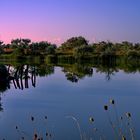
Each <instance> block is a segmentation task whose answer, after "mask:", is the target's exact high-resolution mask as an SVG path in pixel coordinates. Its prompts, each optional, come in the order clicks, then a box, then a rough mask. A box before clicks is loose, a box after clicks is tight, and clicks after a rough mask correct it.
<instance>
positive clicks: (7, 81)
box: [0, 63, 140, 140]
mask: <svg viewBox="0 0 140 140" xmlns="http://www.w3.org/2000/svg"><path fill="white" fill-rule="evenodd" d="M55 66H57V67H55ZM58 66H59V68H58ZM120 70H123V71H124V72H125V73H132V72H133V73H135V72H139V70H140V67H139V65H137V66H135V65H134V64H131V63H129V64H128V63H126V64H125V65H123V64H122V63H119V64H118V63H116V64H111V63H110V64H108V63H104V64H100V63H86V64H84V63H72V64H69V63H67V64H64V63H63V64H62V63H58V64H55V65H53V64H34V65H33V64H10V65H9V64H6V65H0V81H2V82H1V84H0V86H1V88H0V89H2V90H0V91H1V95H3V92H5V91H6V90H7V94H5V95H6V96H5V97H4V96H1V97H2V99H1V98H0V111H2V110H4V112H1V114H0V115H1V116H2V121H1V129H0V130H1V134H2V135H3V137H5V136H7V133H6V131H9V130H11V129H12V128H13V126H10V123H11V122H13V124H14V130H13V131H14V132H13V131H12V132H11V131H10V132H11V135H10V134H9V133H10V132H8V135H9V137H8V138H10V136H13V137H12V138H13V139H14V138H15V136H16V135H14V134H15V128H16V125H17V126H18V129H16V130H18V131H20V130H21V131H22V130H25V131H27V132H29V134H30V135H32V131H33V132H34V129H33V128H32V125H31V126H30V125H29V124H30V123H29V121H31V118H30V117H31V116H32V115H33V116H34V117H35V119H34V121H32V122H33V123H34V124H36V127H37V129H38V131H37V134H38V133H39V132H40V131H42V132H43V134H44V130H45V133H46V126H45V127H44V126H42V124H44V116H45V115H47V116H48V118H49V119H48V120H47V123H48V126H50V127H49V130H50V131H51V130H53V131H52V132H55V133H51V134H54V135H55V138H56V139H62V140H63V139H66V138H64V137H65V136H66V137H67V134H68V135H69V134H70V135H71V137H70V138H69V139H74V140H77V139H79V135H78V134H79V133H78V132H77V129H74V130H73V128H75V126H74V127H71V126H72V125H73V122H72V120H69V119H68V120H67V119H66V118H65V117H66V116H69V115H72V116H74V117H76V119H77V120H78V121H79V123H80V126H81V128H82V130H83V129H85V130H87V134H89V133H88V132H91V131H90V130H95V132H94V135H95V136H96V137H98V136H99V135H98V132H99V131H101V132H104V133H102V134H105V136H107V137H108V136H109V137H110V135H111V138H110V139H113V138H114V137H113V136H114V135H113V133H110V132H112V129H111V127H112V126H111V125H112V123H113V126H114V124H115V126H116V129H117V131H119V129H118V127H120V126H118V125H120V124H119V123H118V116H119V119H120V117H121V118H122V116H124V118H126V114H125V111H130V112H132V116H133V117H134V118H133V120H134V123H135V124H134V126H135V127H136V128H137V129H136V130H139V129H138V128H139V126H138V124H137V121H136V120H138V117H139V111H138V110H139V108H138V106H139V98H138V97H139V90H138V89H139V84H138V83H139V78H137V75H138V73H137V74H136V75H135V74H134V75H133V74H132V75H131V74H130V75H131V76H132V79H129V78H128V76H127V75H126V74H125V73H124V72H122V71H121V72H120ZM100 73H101V76H100V78H99V77H98V76H99V75H100ZM116 73H119V74H117V75H116ZM51 74H54V75H53V76H48V75H51ZM114 75H115V78H116V79H117V80H113V79H112V76H114ZM85 77H86V79H85ZM88 77H90V78H88ZM91 77H92V78H91ZM105 77H106V80H105ZM66 79H67V80H68V81H69V82H66ZM128 79H129V80H128ZM44 80H46V81H47V86H46V82H44ZM57 80H58V81H57ZM108 80H110V81H111V82H108ZM80 81H82V82H80ZM94 81H96V82H94ZM70 82H73V84H71V83H70ZM136 83H137V84H136ZM75 85H76V86H75ZM34 87H35V88H34ZM54 87H55V88H54ZM27 88H28V90H24V89H27ZM8 89H9V90H8ZM23 90H24V91H23ZM8 93H16V94H8ZM19 93H24V94H19ZM26 93H30V94H26ZM32 93H34V94H32ZM75 93H76V94H75ZM85 93H86V94H85ZM124 93H125V94H124ZM110 98H111V99H115V101H117V111H118V112H117V113H116V107H115V106H114V101H113V100H110V102H106V101H108V99H110ZM2 101H3V104H2ZM130 103H133V104H131V105H130ZM104 105H107V107H108V108H107V109H106V106H104ZM124 106H126V107H124ZM104 107H105V110H104ZM13 112H14V113H13ZM105 113H106V114H105ZM108 113H109V121H110V118H111V122H112V123H111V125H110V124H109V122H108ZM116 114H118V115H116ZM127 115H129V114H127ZM129 116H130V115H129ZM40 118H41V119H40ZM116 118H117V119H116ZM3 119H4V121H3ZM26 119H27V121H26ZM28 120H29V121H28ZM32 120H33V119H32ZM40 120H43V122H41V121H40ZM84 120H86V121H84ZM94 120H95V122H94ZM125 120H126V121H128V120H127V119H123V120H119V121H120V122H121V121H123V122H125ZM88 121H90V122H91V124H89V122H88ZM40 122H41V123H40ZM52 122H53V125H55V127H53V128H51V125H52V124H51V123H52ZM92 123H93V125H92ZM98 124H99V125H98ZM116 124H118V125H116ZM110 126H111V127H110ZM90 128H92V129H90ZM96 128H98V129H96ZM128 128H129V127H127V130H128ZM62 130H63V131H64V132H62ZM88 130H89V131H88ZM97 130H98V131H97ZM124 130H126V129H125V128H124ZM4 131H5V132H4ZM82 132H85V131H84V130H83V131H82ZM92 132H93V131H92ZM48 134H50V133H48ZM75 134H76V135H75ZM44 135H45V134H44ZM62 135H64V137H62ZM112 135H113V136H112ZM126 135H127V134H126ZM20 136H22V135H20ZM32 136H34V135H32ZM52 136H53V135H52ZM1 137H2V136H1ZM112 137H113V138H112ZM48 139H49V138H48ZM87 139H88V138H87Z"/></svg>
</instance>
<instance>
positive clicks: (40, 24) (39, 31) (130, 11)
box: [0, 0, 140, 44]
mask: <svg viewBox="0 0 140 140" xmlns="http://www.w3.org/2000/svg"><path fill="white" fill-rule="evenodd" d="M139 26H140V0H0V40H3V41H5V43H8V42H10V40H11V39H14V38H20V37H21V38H30V39H32V40H33V41H41V40H48V41H50V42H52V43H56V44H60V43H61V42H63V41H65V40H67V39H68V38H69V37H72V36H79V35H81V36H84V37H85V38H86V39H88V40H89V41H91V42H93V41H101V40H105V41H106V40H110V41H113V42H120V41H124V40H127V41H131V42H140V29H139Z"/></svg>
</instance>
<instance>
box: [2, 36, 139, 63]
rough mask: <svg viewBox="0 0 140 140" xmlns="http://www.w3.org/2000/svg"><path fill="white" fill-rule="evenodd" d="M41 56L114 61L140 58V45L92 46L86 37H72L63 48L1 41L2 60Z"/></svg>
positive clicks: (112, 44)
mask: <svg viewBox="0 0 140 140" xmlns="http://www.w3.org/2000/svg"><path fill="white" fill-rule="evenodd" d="M35 56H39V57H41V59H43V58H46V57H51V58H53V59H54V60H57V59H63V60H69V59H74V60H79V59H89V58H106V59H114V58H115V57H127V58H128V59H138V58H139V57H140V43H136V44H133V43H130V42H127V41H125V42H122V43H113V42H110V41H107V42H105V41H102V42H98V43H92V44H90V43H89V42H88V41H87V40H86V39H85V38H84V37H81V36H79V37H72V38H70V39H68V40H67V41H66V42H64V43H62V44H61V46H59V47H58V46H56V45H55V44H51V43H49V42H47V41H41V42H32V41H31V40H30V39H14V40H12V41H11V43H10V44H4V43H3V41H0V59H23V58H31V57H35Z"/></svg>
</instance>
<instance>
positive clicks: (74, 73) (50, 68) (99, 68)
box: [0, 61, 140, 92]
mask: <svg viewBox="0 0 140 140" xmlns="http://www.w3.org/2000/svg"><path fill="white" fill-rule="evenodd" d="M55 66H59V67H61V68H62V72H63V73H64V74H65V77H66V79H67V80H68V81H70V82H73V83H77V82H78V81H79V80H82V79H83V78H85V77H93V72H94V70H95V71H96V73H103V74H105V79H106V80H107V81H109V80H111V77H112V76H114V75H115V74H116V73H117V72H119V70H123V71H124V72H125V73H135V72H139V71H140V64H139V63H128V62H126V63H125V65H124V63H120V62H119V63H117V61H113V62H112V63H110V62H108V61H103V63H97V62H92V63H91V62H90V63H72V64H69V63H67V64H64V63H57V64H55V65H53V64H49V65H48V64H44V63H43V64H36V65H32V64H30V65H29V64H28V65H27V64H22V65H19V64H17V65H12V64H10V65H0V92H4V91H6V90H7V89H10V85H11V84H13V85H14V87H15V89H21V90H23V89H25V88H29V82H31V85H32V86H33V87H36V85H37V77H47V76H48V75H51V74H54V73H55Z"/></svg>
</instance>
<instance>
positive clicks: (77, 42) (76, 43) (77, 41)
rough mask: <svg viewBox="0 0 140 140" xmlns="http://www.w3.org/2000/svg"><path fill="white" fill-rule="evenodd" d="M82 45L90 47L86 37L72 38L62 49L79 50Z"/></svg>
mask: <svg viewBox="0 0 140 140" xmlns="http://www.w3.org/2000/svg"><path fill="white" fill-rule="evenodd" d="M82 45H88V41H87V40H86V39H85V38H84V37H81V36H79V37H72V38H70V39H68V40H67V41H66V42H64V43H63V44H62V45H61V47H62V48H63V49H65V48H67V49H73V48H78V47H80V46H82Z"/></svg>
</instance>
